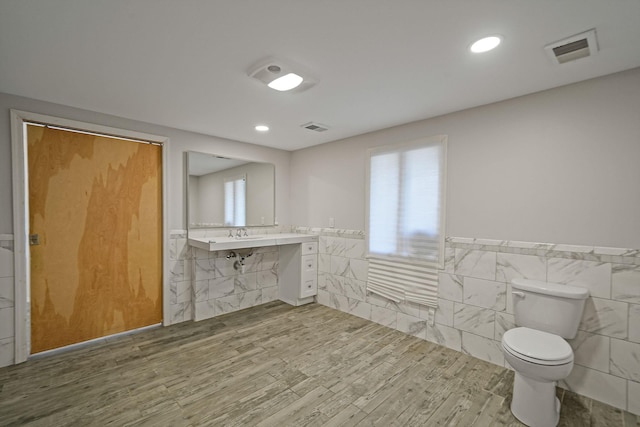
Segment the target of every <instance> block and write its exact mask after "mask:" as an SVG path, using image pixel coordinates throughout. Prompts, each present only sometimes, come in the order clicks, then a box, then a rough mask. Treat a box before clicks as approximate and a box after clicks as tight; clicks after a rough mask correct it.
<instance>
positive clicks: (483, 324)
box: [453, 303, 496, 338]
mask: <svg viewBox="0 0 640 427" xmlns="http://www.w3.org/2000/svg"><path fill="white" fill-rule="evenodd" d="M495 317H496V313H495V311H493V310H489V309H486V308H480V307H474V306H471V305H466V304H459V303H454V308H453V326H454V327H455V328H456V329H460V330H461V331H465V332H470V333H472V334H476V335H480V336H482V337H485V338H493V336H494V329H495Z"/></svg>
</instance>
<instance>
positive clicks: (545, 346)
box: [502, 327, 573, 366]
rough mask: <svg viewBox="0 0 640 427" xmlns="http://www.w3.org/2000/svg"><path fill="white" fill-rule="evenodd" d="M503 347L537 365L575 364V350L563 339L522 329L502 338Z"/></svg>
mask: <svg viewBox="0 0 640 427" xmlns="http://www.w3.org/2000/svg"><path fill="white" fill-rule="evenodd" d="M502 346H503V348H504V349H505V351H508V352H509V353H511V354H512V355H513V356H515V357H517V358H519V359H522V360H526V361H527V362H531V363H535V364H537V365H547V366H555V365H564V364H566V363H571V362H573V349H572V348H571V346H570V345H569V343H567V342H566V341H565V340H564V339H563V338H562V337H560V336H558V335H554V334H550V333H548V332H543V331H538V330H535V329H530V328H525V327H520V328H514V329H510V330H508V331H507V332H505V333H504V335H503V336H502Z"/></svg>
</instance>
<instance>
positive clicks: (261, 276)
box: [169, 227, 290, 324]
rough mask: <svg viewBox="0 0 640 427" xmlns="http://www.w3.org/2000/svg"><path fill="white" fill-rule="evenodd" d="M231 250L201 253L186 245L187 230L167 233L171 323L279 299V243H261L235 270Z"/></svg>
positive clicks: (205, 232) (215, 232) (219, 232)
mask: <svg viewBox="0 0 640 427" xmlns="http://www.w3.org/2000/svg"><path fill="white" fill-rule="evenodd" d="M228 232H229V231H228V229H201V230H193V231H191V234H192V235H197V236H198V237H216V236H226V235H227V234H228ZM282 232H290V228H287V227H269V228H251V229H249V234H250V235H251V234H257V235H263V234H277V233H282ZM228 254H229V251H217V252H216V251H212V252H210V251H205V250H202V249H198V248H192V247H190V246H189V245H188V244H187V232H186V231H185V230H172V231H171V232H170V234H169V259H170V261H169V263H170V265H169V271H170V275H171V277H170V290H169V292H170V316H171V318H170V322H169V323H170V324H175V323H180V322H184V321H188V320H196V321H198V320H203V319H208V318H210V317H214V316H219V315H222V314H226V313H230V312H233V311H237V310H242V309H244V308H249V307H253V306H256V305H260V304H264V303H267V302H271V301H274V300H277V299H278V259H279V256H278V247H277V246H271V247H262V248H256V249H254V250H253V255H251V256H250V257H248V258H246V259H245V260H244V264H245V267H244V272H242V271H236V270H235V269H234V268H233V264H234V262H235V259H227V258H226V257H227V255H228Z"/></svg>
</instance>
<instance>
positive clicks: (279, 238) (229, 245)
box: [189, 233, 318, 251]
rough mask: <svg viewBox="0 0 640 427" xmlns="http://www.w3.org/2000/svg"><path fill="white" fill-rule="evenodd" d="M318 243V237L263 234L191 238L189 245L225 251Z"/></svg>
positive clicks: (207, 249)
mask: <svg viewBox="0 0 640 427" xmlns="http://www.w3.org/2000/svg"><path fill="white" fill-rule="evenodd" d="M311 241H314V242H317V241H318V237H317V236H312V235H303V234H294V233H274V234H263V235H261V236H241V237H190V238H189V244H190V245H191V246H195V247H197V248H200V249H204V250H205V251H225V250H231V249H242V248H260V247H264V246H278V245H289V244H299V243H303V242H311Z"/></svg>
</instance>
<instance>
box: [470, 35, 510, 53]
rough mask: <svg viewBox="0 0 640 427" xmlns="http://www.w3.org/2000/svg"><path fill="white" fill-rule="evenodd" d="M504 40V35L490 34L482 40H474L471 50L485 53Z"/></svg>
mask: <svg viewBox="0 0 640 427" xmlns="http://www.w3.org/2000/svg"><path fill="white" fill-rule="evenodd" d="M501 42H502V37H500V36H489V37H484V38H481V39H480V40H478V41H476V42H474V43H473V44H472V45H471V46H470V47H469V50H470V51H471V52H473V53H483V52H488V51H490V50H492V49H495V48H496V47H498V45H499V44H500V43H501Z"/></svg>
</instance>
